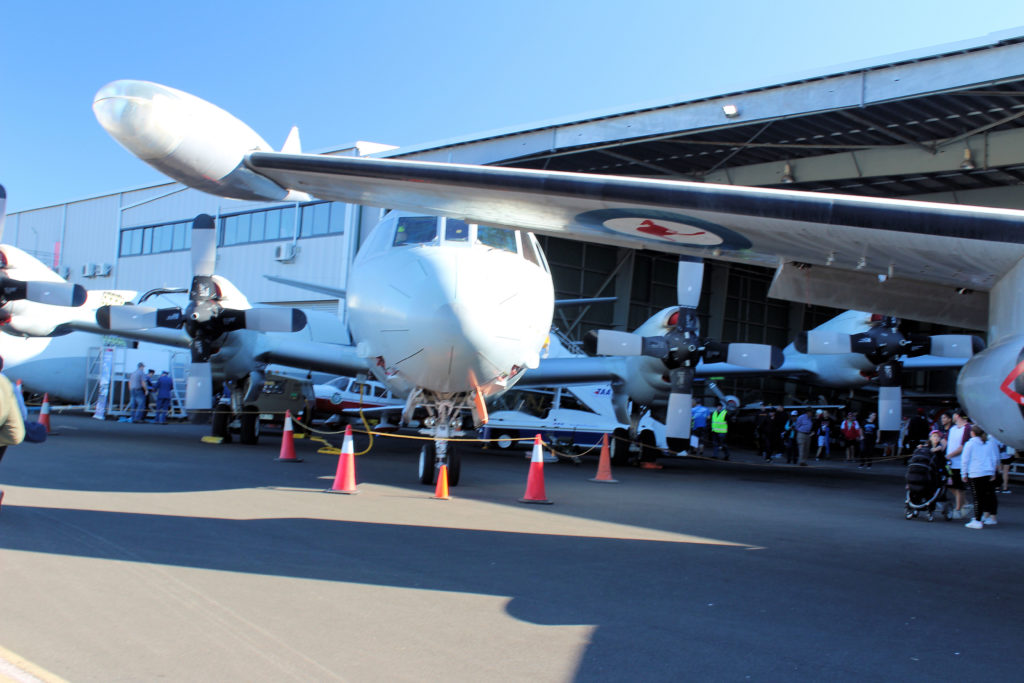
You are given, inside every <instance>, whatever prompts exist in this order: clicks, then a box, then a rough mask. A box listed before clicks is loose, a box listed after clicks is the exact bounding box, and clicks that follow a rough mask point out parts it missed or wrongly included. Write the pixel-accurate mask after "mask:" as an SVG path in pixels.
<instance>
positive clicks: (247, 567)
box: [0, 414, 1024, 681]
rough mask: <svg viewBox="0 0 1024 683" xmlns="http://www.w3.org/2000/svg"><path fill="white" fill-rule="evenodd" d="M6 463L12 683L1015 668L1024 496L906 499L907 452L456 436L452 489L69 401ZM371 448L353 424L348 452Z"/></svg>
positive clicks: (0, 582)
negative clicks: (721, 453)
mask: <svg viewBox="0 0 1024 683" xmlns="http://www.w3.org/2000/svg"><path fill="white" fill-rule="evenodd" d="M52 419H53V423H54V429H55V432H56V433H55V434H54V435H53V436H51V437H50V438H49V439H48V440H47V441H46V443H44V444H24V445H21V446H17V447H14V448H10V449H9V450H8V452H7V455H6V456H5V457H4V459H3V462H2V463H0V487H2V488H3V489H5V490H6V497H5V498H4V500H3V506H2V509H0V604H2V608H3V617H2V618H0V680H3V678H4V676H5V675H6V676H8V677H9V678H11V679H13V680H56V679H57V678H63V679H66V680H71V681H137V680H147V681H149V680H155V679H158V678H160V679H169V680H190V681H226V680H232V681H233V680H238V681H242V680H244V681H286V680H301V681H310V680H351V681H378V680H380V681H383V680H387V681H424V680H428V681H433V680H460V681H462V680H465V681H470V680H473V681H479V680H488V681H519V680H530V681H622V680H641V681H679V680H714V681H718V680H721V681H745V680H756V681H792V680H824V679H828V680H843V681H845V680H858V681H862V680H910V679H916V680H924V679H929V678H933V679H939V678H941V679H944V680H979V679H981V678H985V679H989V680H1019V679H1020V678H1021V676H1022V674H1021V672H1020V665H1019V663H1018V661H1017V658H1016V657H1015V655H1016V654H1017V650H1016V648H1017V647H1018V642H1019V628H1020V626H1019V625H1020V616H1021V598H1022V596H1024V589H1022V588H1021V584H1020V582H1018V581H1017V579H1018V576H1017V570H1018V568H1019V567H1021V566H1024V562H1022V560H1024V521H1022V519H1024V513H1022V511H1021V507H1022V505H1024V503H1021V502H1018V499H1024V490H1021V489H1020V488H1018V489H1017V491H1016V492H1015V495H1004V496H1000V499H999V502H1000V505H1001V509H1000V515H999V519H1000V524H999V525H998V526H995V527H990V528H985V529H982V530H979V531H973V530H970V529H965V528H964V527H963V524H962V523H961V522H956V521H953V522H945V521H936V522H932V523H928V522H926V521H924V520H922V519H917V520H911V521H907V520H905V519H904V514H903V512H904V511H903V495H904V493H903V474H902V467H901V466H900V465H899V464H898V463H881V464H879V465H877V466H876V467H874V468H872V469H871V470H857V469H855V468H850V467H849V466H848V465H845V464H843V463H835V462H827V463H821V464H815V465H813V466H811V467H803V468H798V467H794V466H787V465H780V464H772V465H763V464H761V463H759V461H757V459H756V458H754V457H753V456H752V454H750V453H747V452H743V451H736V452H734V457H733V460H731V461H730V462H728V463H725V462H707V461H700V460H696V459H673V460H671V461H669V460H668V459H663V460H661V461H660V462H661V463H662V464H664V465H665V467H664V469H661V470H641V469H635V468H630V467H616V468H614V471H613V474H614V476H615V477H616V478H617V479H618V480H619V481H620V483H619V484H598V483H593V482H590V481H588V479H590V478H591V477H593V476H594V474H595V472H596V466H597V461H596V458H592V457H587V458H584V461H583V464H581V465H578V466H576V465H572V464H568V463H557V464H549V465H545V467H544V474H545V487H546V492H547V496H548V498H550V499H551V500H552V501H553V503H554V504H553V505H550V506H541V505H523V504H521V503H518V502H517V499H518V498H520V497H522V496H523V493H524V490H525V485H526V478H527V472H528V469H529V465H528V463H527V461H526V459H525V458H524V453H526V451H517V452H495V451H492V450H481V449H480V448H479V447H478V446H476V445H465V446H463V447H462V448H463V453H464V455H463V465H462V482H461V484H460V485H459V486H457V487H453V488H452V489H451V495H452V499H451V500H448V501H440V500H434V499H432V497H431V496H432V494H433V490H432V489H431V488H429V487H425V486H422V485H420V484H418V483H417V478H416V460H417V458H416V455H415V452H416V451H417V450H418V445H417V444H416V443H415V442H410V441H396V440H390V439H388V440H385V439H378V440H377V441H376V442H375V443H374V445H373V449H372V451H371V452H370V453H368V454H366V455H359V456H358V457H357V458H356V470H357V476H356V478H357V481H358V488H359V491H360V493H359V495H353V496H343V495H330V494H327V493H324V492H323V490H324V489H326V488H329V487H330V485H331V482H332V481H333V478H334V474H335V468H336V465H337V461H338V456H337V455H330V454H318V453H317V452H316V450H317V448H318V446H319V444H315V443H311V442H309V441H307V440H299V441H297V442H296V450H297V452H298V455H299V456H300V457H301V458H303V459H304V462H301V463H295V464H291V463H279V462H276V461H275V458H276V457H277V455H278V448H279V444H280V439H279V437H277V436H270V435H264V437H263V439H262V440H261V444H260V445H258V446H243V445H239V444H231V445H210V444H204V443H200V437H201V436H202V435H203V434H205V433H206V431H207V427H204V426H197V425H188V424H184V425H170V426H156V425H148V424H118V423H115V422H99V421H95V420H91V419H89V418H86V417H76V416H68V415H58V414H54V415H53V417H52ZM366 444H367V439H366V437H364V436H357V438H356V451H357V452H358V451H360V450H362V449H363V448H365V447H366Z"/></svg>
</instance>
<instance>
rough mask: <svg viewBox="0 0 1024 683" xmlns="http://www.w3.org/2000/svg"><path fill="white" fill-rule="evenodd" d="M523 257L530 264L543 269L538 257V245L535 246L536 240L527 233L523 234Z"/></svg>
mask: <svg viewBox="0 0 1024 683" xmlns="http://www.w3.org/2000/svg"><path fill="white" fill-rule="evenodd" d="M523 256H525V257H526V260H527V261H529V262H530V263H532V264H534V265H536V266H540V267H541V268H544V267H545V266H544V263H543V261H542V260H541V257H540V245H539V244H537V239H536V238H535V237H534V236H533V234H532V233H529V232H524V233H523ZM545 270H546V268H545Z"/></svg>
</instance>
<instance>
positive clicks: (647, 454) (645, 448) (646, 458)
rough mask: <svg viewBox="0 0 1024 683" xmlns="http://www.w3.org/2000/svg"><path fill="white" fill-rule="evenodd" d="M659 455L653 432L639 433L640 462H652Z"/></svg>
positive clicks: (648, 430) (656, 440) (647, 430)
mask: <svg viewBox="0 0 1024 683" xmlns="http://www.w3.org/2000/svg"><path fill="white" fill-rule="evenodd" d="M659 455H661V451H660V450H659V449H658V439H657V437H655V436H654V432H653V431H651V430H650V429H645V430H643V431H642V432H640V462H654V461H655V460H657V459H658V456H659Z"/></svg>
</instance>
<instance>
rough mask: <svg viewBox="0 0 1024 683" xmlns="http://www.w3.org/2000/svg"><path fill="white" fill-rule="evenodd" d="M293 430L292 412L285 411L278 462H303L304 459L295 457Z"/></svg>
mask: <svg viewBox="0 0 1024 683" xmlns="http://www.w3.org/2000/svg"><path fill="white" fill-rule="evenodd" d="M293 431H294V430H293V429H292V411H290V410H285V411H284V432H282V433H281V454H280V455H279V456H277V462H302V458H297V457H295V438H294V437H295V435H294V433H293Z"/></svg>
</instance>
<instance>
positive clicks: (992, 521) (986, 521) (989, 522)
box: [981, 517, 999, 526]
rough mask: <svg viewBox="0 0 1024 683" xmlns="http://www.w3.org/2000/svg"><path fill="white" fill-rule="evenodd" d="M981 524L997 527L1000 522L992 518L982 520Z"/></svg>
mask: <svg viewBox="0 0 1024 683" xmlns="http://www.w3.org/2000/svg"><path fill="white" fill-rule="evenodd" d="M981 523H982V524H984V525H985V526H995V525H996V524H999V522H997V521H996V520H995V519H993V518H992V517H986V518H985V519H983V520H981Z"/></svg>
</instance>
